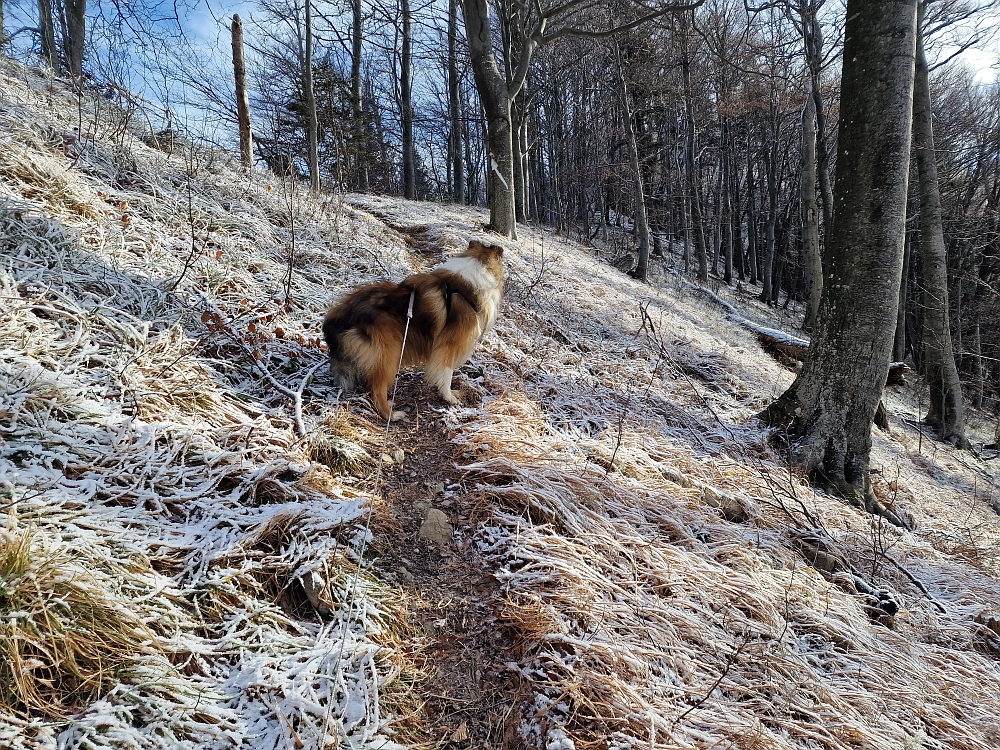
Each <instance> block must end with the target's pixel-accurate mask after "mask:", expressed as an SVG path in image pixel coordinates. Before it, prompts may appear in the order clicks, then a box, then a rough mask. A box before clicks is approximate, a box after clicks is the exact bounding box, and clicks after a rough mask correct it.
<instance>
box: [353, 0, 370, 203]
mask: <svg viewBox="0 0 1000 750" xmlns="http://www.w3.org/2000/svg"><path fill="white" fill-rule="evenodd" d="M351 22H352V24H351V129H352V130H353V131H354V137H353V139H352V140H353V146H354V170H355V176H354V183H355V185H356V186H357V188H358V190H360V191H362V192H366V191H367V190H368V156H367V154H368V150H367V145H368V144H367V140H368V139H367V137H366V135H367V133H366V131H365V112H364V100H363V99H362V98H361V62H362V50H361V0H351Z"/></svg>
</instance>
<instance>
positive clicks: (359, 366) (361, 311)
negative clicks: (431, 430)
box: [323, 240, 504, 419]
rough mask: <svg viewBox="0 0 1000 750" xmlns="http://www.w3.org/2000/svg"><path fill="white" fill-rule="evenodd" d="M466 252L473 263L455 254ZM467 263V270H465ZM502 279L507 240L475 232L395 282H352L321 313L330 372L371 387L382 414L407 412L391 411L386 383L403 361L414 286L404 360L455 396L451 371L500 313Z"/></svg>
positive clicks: (352, 385)
mask: <svg viewBox="0 0 1000 750" xmlns="http://www.w3.org/2000/svg"><path fill="white" fill-rule="evenodd" d="M462 258H469V259H471V260H473V261H475V263H472V264H469V263H463V262H462V261H459V260H458V259H462ZM449 266H451V267H449ZM463 268H466V269H469V271H470V273H467V274H463V273H461V272H460V271H461V270H462V269H463ZM483 270H485V271H486V272H487V273H482V271H483ZM469 276H472V277H473V278H472V279H470V278H469ZM475 280H479V281H480V282H481V283H480V285H477V284H476V283H474V281H475ZM503 280H504V271H503V248H502V247H499V246H489V245H484V244H482V243H481V242H478V241H476V240H473V241H472V242H470V243H469V249H468V250H466V251H464V252H462V253H459V254H458V255H456V256H453V257H452V258H450V259H449V260H448V261H446V262H445V263H444V264H442V265H441V266H439V267H437V268H435V269H433V270H431V271H429V272H427V273H418V274H414V275H412V276H409V277H407V278H405V279H403V281H401V282H400V283H398V284H397V283H394V282H391V281H379V282H376V283H374V284H367V285H366V286H362V287H359V288H358V289H355V290H354V291H352V292H350V293H348V294H347V295H346V296H345V297H343V298H341V299H340V300H339V301H337V302H336V303H334V304H333V305H332V306H331V307H330V309H329V311H328V312H327V314H326V319H325V320H324V321H323V336H324V337H325V339H326V343H327V346H329V348H330V372H331V374H332V375H333V377H334V379H335V380H336V381H337V382H338V384H339V385H340V387H341V388H343V389H344V390H345V391H352V390H355V389H356V388H359V387H364V388H365V389H367V390H370V391H371V394H372V399H373V400H374V402H375V408H376V409H378V412H379V414H381V415H382V416H383V417H385V418H391V419H400V418H402V417H403V416H404V414H403V413H402V412H393V411H391V409H390V407H389V398H388V390H389V386H390V385H391V384H392V382H393V379H394V378H395V377H396V371H397V369H398V366H399V364H400V352H401V350H402V349H403V332H404V330H405V329H406V312H407V308H408V307H409V303H410V293H411V292H413V293H414V301H413V318H412V320H411V321H410V328H409V331H408V332H407V334H406V347H405V350H403V351H402V354H403V357H402V364H403V366H413V365H424V373H425V377H426V378H427V380H428V381H429V382H430V383H431V384H432V385H434V386H436V387H437V388H438V390H439V391H440V392H441V396H442V398H444V399H445V400H446V401H448V402H449V403H457V401H458V399H457V398H456V394H455V393H454V391H452V390H451V376H452V372H453V370H454V369H455V368H456V367H460V366H461V365H462V364H463V363H464V362H465V361H466V360H467V359H468V358H469V355H470V354H471V353H472V350H473V348H474V347H475V345H476V343H478V341H479V339H480V338H481V337H482V335H483V334H484V333H485V332H486V330H487V329H488V328H489V327H490V326H491V325H492V323H493V321H494V319H495V318H496V313H497V307H498V305H499V300H500V292H501V291H502V288H503Z"/></svg>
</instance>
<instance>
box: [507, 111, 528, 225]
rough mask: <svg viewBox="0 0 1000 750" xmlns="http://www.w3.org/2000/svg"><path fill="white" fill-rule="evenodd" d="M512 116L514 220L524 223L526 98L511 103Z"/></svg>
mask: <svg viewBox="0 0 1000 750" xmlns="http://www.w3.org/2000/svg"><path fill="white" fill-rule="evenodd" d="M510 114H511V138H510V145H511V155H510V159H511V164H512V165H513V168H514V218H515V220H517V221H519V222H521V223H522V224H523V223H524V216H525V211H526V210H527V176H526V175H525V173H524V152H523V151H522V149H521V144H522V141H521V129H522V128H523V127H524V117H525V112H524V96H523V95H522V96H518V97H515V98H514V99H513V100H511V103H510Z"/></svg>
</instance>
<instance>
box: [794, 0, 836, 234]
mask: <svg viewBox="0 0 1000 750" xmlns="http://www.w3.org/2000/svg"><path fill="white" fill-rule="evenodd" d="M821 4H822V2H819V3H817V2H816V0H810V1H809V2H808V3H803V4H801V5H800V6H799V17H800V18H801V21H802V35H803V37H804V41H805V51H806V63H807V64H808V66H809V75H810V93H811V95H812V99H813V105H814V110H813V112H814V115H815V119H816V152H817V156H818V160H817V161H818V163H817V171H818V173H819V187H820V196H821V197H822V203H823V223H824V224H825V226H826V227H827V231H828V232H829V231H830V228H831V227H832V226H833V188H832V187H831V186H830V153H829V148H828V147H827V144H826V113H825V109H824V107H823V91H822V88H821V85H820V84H821V76H822V71H823V30H822V28H821V27H820V25H819V19H818V18H817V17H816V14H817V12H818V11H819V5H821Z"/></svg>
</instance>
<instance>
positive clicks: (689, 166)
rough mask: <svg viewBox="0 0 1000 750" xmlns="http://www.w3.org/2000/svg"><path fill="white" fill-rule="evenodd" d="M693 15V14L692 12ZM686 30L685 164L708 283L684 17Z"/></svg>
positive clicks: (701, 267) (700, 263)
mask: <svg viewBox="0 0 1000 750" xmlns="http://www.w3.org/2000/svg"><path fill="white" fill-rule="evenodd" d="M692 15H693V12H692ZM682 19H684V20H682V24H681V27H682V29H683V30H684V32H685V33H684V35H683V39H682V44H683V45H684V50H683V53H684V56H683V58H682V59H681V73H682V76H683V79H684V114H685V119H686V121H687V140H686V141H685V144H684V162H685V169H686V172H687V183H688V194H689V200H690V202H691V232H692V234H693V235H694V251H695V255H697V256H698V280H699V281H701V282H702V283H705V282H707V281H708V248H707V247H705V234H704V231H705V225H704V221H703V220H702V215H701V200H700V198H699V197H698V192H699V191H698V170H697V168H696V166H695V157H694V155H695V137H696V135H695V126H694V94H693V93H692V90H691V59H690V56H689V53H688V38H687V33H686V32H687V21H686V15H682Z"/></svg>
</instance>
